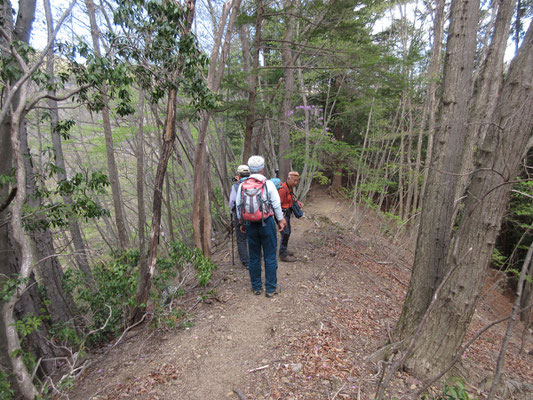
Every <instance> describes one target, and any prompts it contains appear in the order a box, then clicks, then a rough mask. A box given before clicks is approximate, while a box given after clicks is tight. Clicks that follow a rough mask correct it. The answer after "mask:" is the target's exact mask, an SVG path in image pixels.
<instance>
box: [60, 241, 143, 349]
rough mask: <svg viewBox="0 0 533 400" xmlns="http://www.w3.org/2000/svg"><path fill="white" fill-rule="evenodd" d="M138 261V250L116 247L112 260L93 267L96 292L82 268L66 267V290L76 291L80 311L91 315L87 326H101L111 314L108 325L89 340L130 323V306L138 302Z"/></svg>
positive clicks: (97, 327)
mask: <svg viewBox="0 0 533 400" xmlns="http://www.w3.org/2000/svg"><path fill="white" fill-rule="evenodd" d="M138 261H139V251H138V250H127V251H124V252H119V251H115V252H114V253H113V254H112V255H111V259H110V260H108V261H107V262H101V263H98V264H97V265H96V266H94V267H93V271H92V272H93V277H94V280H95V282H96V285H97V288H98V289H97V290H96V291H94V292H93V291H92V290H91V289H90V288H89V287H88V286H87V280H86V277H85V275H84V274H83V273H82V272H81V271H79V270H77V269H68V270H67V271H65V276H64V278H63V285H64V287H65V290H66V291H68V292H70V293H73V294H74V296H75V299H76V301H77V304H78V307H79V308H80V311H81V312H82V313H86V314H88V315H89V316H90V321H91V322H90V324H89V326H88V328H90V329H99V328H101V327H103V326H104V325H105V324H106V321H107V320H108V318H109V321H108V322H107V325H105V328H104V329H102V330H100V331H98V332H97V333H96V334H95V336H93V337H91V338H89V340H92V341H99V340H102V339H104V338H106V337H107V336H108V335H110V334H111V335H116V334H117V333H118V332H120V331H122V330H123V329H125V328H126V327H127V323H128V318H129V312H130V309H131V308H132V307H134V306H135V305H136V303H135V292H136V289H137V270H138V268H137V264H138Z"/></svg>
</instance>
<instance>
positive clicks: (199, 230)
mask: <svg viewBox="0 0 533 400" xmlns="http://www.w3.org/2000/svg"><path fill="white" fill-rule="evenodd" d="M240 4H241V0H233V1H232V3H231V4H230V3H226V4H225V5H224V9H223V12H222V17H221V20H220V23H219V26H218V28H217V32H216V34H215V42H214V45H213V50H212V52H211V63H210V65H209V71H208V76H207V85H208V87H209V89H210V90H211V91H212V92H214V93H217V92H218V90H219V88H220V84H221V82H222V75H223V72H224V68H225V64H226V59H227V55H228V52H229V47H230V43H231V35H232V31H233V26H234V25H235V21H236V20H237V12H238V10H239V7H240ZM230 10H231V17H230V20H229V22H228V24H227V28H226V32H225V36H224V44H223V45H222V50H221V51H220V48H221V43H222V36H223V34H224V27H225V26H226V19H227V17H228V14H229V12H230ZM219 52H220V61H219ZM217 61H218V69H217ZM210 117H211V113H210V112H205V113H203V115H202V118H201V121H200V128H199V130H198V144H197V146H196V153H195V157H194V191H193V193H194V200H193V230H194V245H195V246H196V247H197V248H199V249H201V250H202V252H203V253H204V255H205V256H206V257H210V256H211V207H210V191H209V189H210V177H209V174H210V166H209V162H208V154H207V153H208V150H207V139H206V138H207V130H208V128H209V119H210Z"/></svg>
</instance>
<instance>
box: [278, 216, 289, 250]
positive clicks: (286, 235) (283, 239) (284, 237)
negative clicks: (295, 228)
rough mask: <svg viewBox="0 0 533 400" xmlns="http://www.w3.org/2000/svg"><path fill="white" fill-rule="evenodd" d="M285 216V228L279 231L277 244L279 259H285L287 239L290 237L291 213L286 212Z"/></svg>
mask: <svg viewBox="0 0 533 400" xmlns="http://www.w3.org/2000/svg"><path fill="white" fill-rule="evenodd" d="M284 214H285V221H287V226H286V227H285V229H283V230H282V231H281V240H280V244H279V257H280V258H284V257H287V247H288V246H289V238H290V237H291V212H290V211H288V212H286V213H284Z"/></svg>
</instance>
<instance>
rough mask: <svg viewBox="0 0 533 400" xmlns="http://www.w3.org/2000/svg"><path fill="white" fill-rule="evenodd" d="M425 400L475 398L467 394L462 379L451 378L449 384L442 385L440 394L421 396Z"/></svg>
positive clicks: (470, 399) (463, 399) (465, 399)
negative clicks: (442, 388)
mask: <svg viewBox="0 0 533 400" xmlns="http://www.w3.org/2000/svg"><path fill="white" fill-rule="evenodd" d="M422 399H427V400H475V399H473V398H471V397H470V395H469V394H468V392H467V390H466V388H465V385H464V381H463V380H462V379H452V380H451V382H450V384H446V385H444V390H443V392H442V394H440V395H437V396H427V397H426V396H422Z"/></svg>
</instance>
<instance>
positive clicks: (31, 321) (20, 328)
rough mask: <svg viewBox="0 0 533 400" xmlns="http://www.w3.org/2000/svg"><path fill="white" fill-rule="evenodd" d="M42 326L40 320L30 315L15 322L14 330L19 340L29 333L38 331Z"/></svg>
mask: <svg viewBox="0 0 533 400" xmlns="http://www.w3.org/2000/svg"><path fill="white" fill-rule="evenodd" d="M41 324H42V318H41V317H36V316H35V315H32V314H27V315H25V316H24V317H22V319H19V320H17V321H16V322H15V329H16V330H17V333H18V334H19V336H20V337H21V338H24V337H26V336H28V335H29V334H30V333H32V332H34V331H36V330H37V329H39V327H40V326H41Z"/></svg>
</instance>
